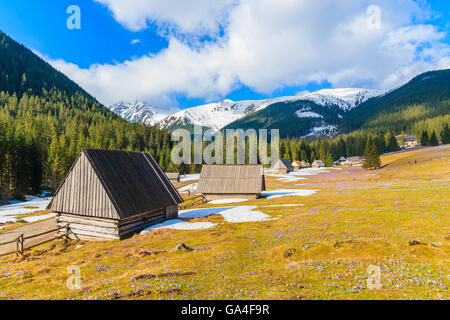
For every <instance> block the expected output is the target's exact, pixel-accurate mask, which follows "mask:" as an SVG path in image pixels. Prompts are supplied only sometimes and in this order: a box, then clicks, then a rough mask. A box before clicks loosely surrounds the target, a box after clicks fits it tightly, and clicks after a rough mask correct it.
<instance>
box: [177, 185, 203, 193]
mask: <svg viewBox="0 0 450 320" xmlns="http://www.w3.org/2000/svg"><path fill="white" fill-rule="evenodd" d="M197 187H198V183H193V184H190V185H188V186H185V187H183V188H180V189H178V192H179V193H187V192H188V191H190V192H191V193H193V192H195V191H196V190H197Z"/></svg>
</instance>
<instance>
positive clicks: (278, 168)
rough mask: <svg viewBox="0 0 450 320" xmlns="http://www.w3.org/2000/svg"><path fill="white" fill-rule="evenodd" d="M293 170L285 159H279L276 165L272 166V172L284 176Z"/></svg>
mask: <svg viewBox="0 0 450 320" xmlns="http://www.w3.org/2000/svg"><path fill="white" fill-rule="evenodd" d="M293 170H294V167H293V166H292V164H291V163H290V162H289V160H286V159H279V160H278V162H277V163H275V165H274V166H273V171H275V172H276V173H278V174H286V173H289V172H291V171H293Z"/></svg>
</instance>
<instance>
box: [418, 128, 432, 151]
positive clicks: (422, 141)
mask: <svg viewBox="0 0 450 320" xmlns="http://www.w3.org/2000/svg"><path fill="white" fill-rule="evenodd" d="M429 143H430V142H429V138H428V132H426V131H425V130H424V131H423V132H422V136H421V137H420V144H421V145H422V146H423V147H425V146H428V145H429Z"/></svg>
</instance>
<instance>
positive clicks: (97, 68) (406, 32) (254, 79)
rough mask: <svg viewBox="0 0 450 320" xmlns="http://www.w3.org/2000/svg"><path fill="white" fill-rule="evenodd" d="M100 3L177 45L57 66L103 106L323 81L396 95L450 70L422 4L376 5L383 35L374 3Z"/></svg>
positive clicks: (394, 1)
mask: <svg viewBox="0 0 450 320" xmlns="http://www.w3.org/2000/svg"><path fill="white" fill-rule="evenodd" d="M96 1H98V2H101V3H103V4H105V5H106V6H108V8H109V9H110V10H111V12H112V14H113V15H114V17H115V18H116V19H117V21H119V22H120V23H122V24H123V25H124V26H126V27H127V28H129V29H131V30H141V29H143V28H146V27H147V26H148V24H149V23H157V24H158V25H159V26H160V27H161V28H162V29H161V30H163V29H164V28H166V31H161V32H162V34H164V35H165V36H167V38H168V40H169V41H168V43H169V45H168V47H167V48H165V49H164V50H162V51H161V52H159V53H158V54H155V55H146V56H142V57H139V58H134V59H130V60H128V61H124V62H122V63H117V64H105V65H98V64H97V65H92V66H91V67H90V68H88V69H81V68H79V67H78V66H76V65H74V64H71V63H68V62H66V61H63V60H50V59H49V61H50V63H52V64H53V65H54V66H55V67H56V68H57V69H59V70H60V71H62V72H64V73H65V74H67V75H68V76H69V77H71V78H72V79H73V80H74V81H76V82H78V83H79V84H80V85H82V86H83V87H84V88H85V89H86V90H88V91H89V92H91V93H92V94H94V95H95V96H96V97H97V98H98V99H99V100H100V101H101V102H103V103H105V104H111V103H114V102H117V101H119V100H130V101H132V100H136V99H140V100H146V101H149V102H150V103H154V104H157V105H160V106H167V105H173V104H174V103H176V95H178V94H182V95H186V96H187V97H193V98H205V99H206V100H215V99H219V98H221V97H223V96H225V95H226V94H228V93H229V92H230V91H232V90H234V89H235V88H236V87H237V86H239V85H242V84H243V85H246V86H249V87H251V88H253V89H254V90H256V91H258V92H262V93H270V92H273V91H274V90H276V89H279V88H282V87H283V86H293V85H303V84H307V83H311V82H317V83H321V82H325V81H326V82H329V83H331V84H332V85H333V86H334V87H370V88H376V89H390V88H392V87H393V86H397V85H399V84H402V83H403V82H406V81H408V80H409V79H410V78H412V77H413V76H415V75H417V74H418V73H420V72H423V71H427V70H430V69H436V68H439V67H445V66H448V65H450V59H449V57H450V48H449V45H448V44H446V43H443V42H441V40H442V39H443V38H444V36H445V34H444V33H443V32H441V31H440V30H438V29H437V28H436V27H435V26H433V25H431V24H427V19H428V18H429V17H430V12H429V10H428V9H427V7H426V6H424V4H423V2H422V1H421V4H420V5H419V4H418V3H417V2H415V1H413V0H379V1H375V2H376V4H377V5H378V6H379V7H380V9H381V23H380V28H377V29H374V28H368V24H367V20H368V18H369V17H368V13H367V8H368V7H369V6H370V5H372V4H373V3H374V1H373V0H348V1H335V0H322V1H310V0H298V1H295V0H278V1H273V0H241V1H236V0H234V1H231V0H230V1H220V2H218V1H206V0H205V1H203V0H197V1H176V3H175V2H173V1H145V0H128V1H126V2H124V1H122V0H96ZM187 4H189V5H187ZM170 30H172V31H174V30H175V32H170ZM219 30H222V33H220V36H218V34H219ZM186 35H188V36H189V37H192V36H204V35H208V36H210V37H211V39H213V40H211V41H208V42H200V41H195V42H192V41H187V40H186V37H185V36H186Z"/></svg>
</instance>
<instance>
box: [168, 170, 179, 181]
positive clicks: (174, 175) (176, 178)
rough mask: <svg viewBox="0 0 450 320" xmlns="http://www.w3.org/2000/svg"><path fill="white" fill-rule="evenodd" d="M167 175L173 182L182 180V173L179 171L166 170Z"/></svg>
mask: <svg viewBox="0 0 450 320" xmlns="http://www.w3.org/2000/svg"><path fill="white" fill-rule="evenodd" d="M166 176H167V178H169V180H170V181H172V182H180V174H179V173H178V172H166Z"/></svg>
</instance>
